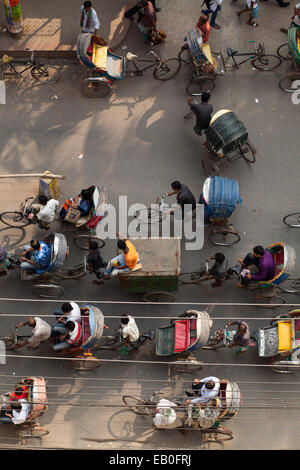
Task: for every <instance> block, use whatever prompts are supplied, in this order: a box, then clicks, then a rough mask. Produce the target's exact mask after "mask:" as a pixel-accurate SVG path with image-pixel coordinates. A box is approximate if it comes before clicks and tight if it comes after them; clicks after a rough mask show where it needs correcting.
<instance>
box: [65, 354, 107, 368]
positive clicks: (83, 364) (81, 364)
mask: <svg viewBox="0 0 300 470" xmlns="http://www.w3.org/2000/svg"><path fill="white" fill-rule="evenodd" d="M82 358H83V359H84V360H81V361H78V360H76V359H74V360H73V361H70V362H71V367H72V369H73V370H79V371H85V370H94V369H97V367H99V366H101V362H100V360H99V359H97V358H96V357H93V356H92V357H82Z"/></svg>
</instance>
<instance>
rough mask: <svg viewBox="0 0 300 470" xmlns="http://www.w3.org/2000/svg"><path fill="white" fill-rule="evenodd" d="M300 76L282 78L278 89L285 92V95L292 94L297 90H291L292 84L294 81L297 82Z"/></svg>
mask: <svg viewBox="0 0 300 470" xmlns="http://www.w3.org/2000/svg"><path fill="white" fill-rule="evenodd" d="M299 78H300V75H299V74H298V75H287V76H286V77H284V78H282V79H281V80H280V82H279V88H281V89H282V90H283V91H286V92H287V93H294V91H296V90H297V88H293V87H292V85H293V82H294V81H296V80H299Z"/></svg>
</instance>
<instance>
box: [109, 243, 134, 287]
mask: <svg viewBox="0 0 300 470" xmlns="http://www.w3.org/2000/svg"><path fill="white" fill-rule="evenodd" d="M117 235H118V236H119V234H117ZM118 248H119V249H120V250H122V251H123V253H122V254H121V255H119V256H116V257H115V258H113V259H111V260H110V261H109V263H108V265H107V268H106V270H105V273H104V279H111V278H112V277H115V276H117V275H118V274H120V273H125V272H128V271H131V269H133V268H134V267H135V266H136V264H137V262H138V259H139V255H138V252H137V251H136V249H135V246H134V245H133V243H131V242H130V241H129V240H128V239H127V238H125V239H122V238H120V239H119V240H118Z"/></svg>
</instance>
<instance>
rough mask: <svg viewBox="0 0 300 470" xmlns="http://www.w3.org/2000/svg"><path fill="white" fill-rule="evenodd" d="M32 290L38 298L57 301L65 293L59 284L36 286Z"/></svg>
mask: <svg viewBox="0 0 300 470" xmlns="http://www.w3.org/2000/svg"><path fill="white" fill-rule="evenodd" d="M31 289H32V290H33V292H34V293H35V294H36V295H37V296H38V297H43V298H46V299H57V298H58V297H61V296H62V295H63V294H64V292H65V291H64V289H63V288H62V287H61V286H59V285H58V284H34V285H33V286H31Z"/></svg>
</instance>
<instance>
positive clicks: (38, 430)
mask: <svg viewBox="0 0 300 470" xmlns="http://www.w3.org/2000/svg"><path fill="white" fill-rule="evenodd" d="M49 432H50V431H48V429H46V428H45V427H44V426H34V427H32V428H31V435H30V436H28V437H43V436H47V434H49Z"/></svg>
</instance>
